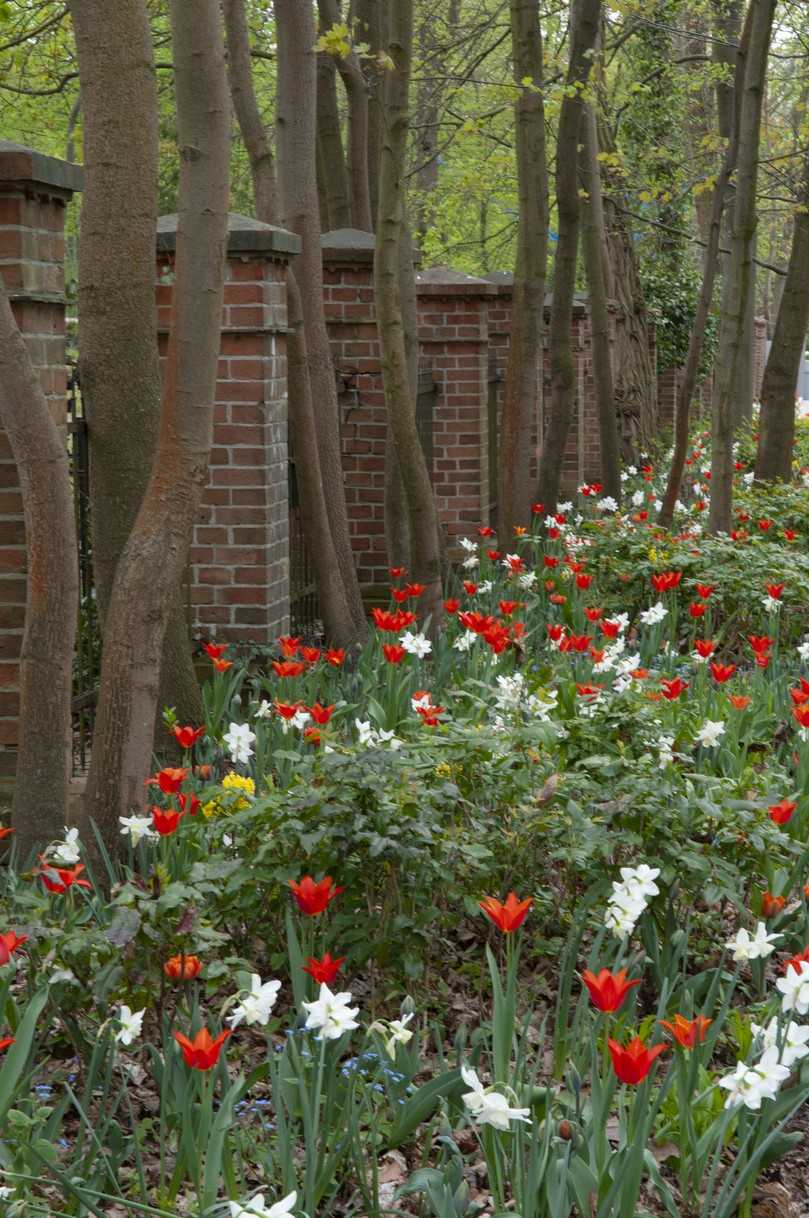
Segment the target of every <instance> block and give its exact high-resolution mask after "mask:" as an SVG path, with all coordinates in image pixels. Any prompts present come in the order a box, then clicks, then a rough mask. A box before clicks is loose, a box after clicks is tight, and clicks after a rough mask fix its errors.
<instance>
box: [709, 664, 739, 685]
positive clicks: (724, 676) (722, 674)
mask: <svg viewBox="0 0 809 1218" xmlns="http://www.w3.org/2000/svg"><path fill="white" fill-rule="evenodd" d="M735 671H736V665H735V664H717V663H712V664H711V672H712V673H713V679H714V681H716V682H717V683H718V684H719V685H723V684H724V682H725V681H729V680H730V678H731V677H732V676H733V674H734V672H735Z"/></svg>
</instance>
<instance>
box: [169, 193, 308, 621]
mask: <svg viewBox="0 0 809 1218" xmlns="http://www.w3.org/2000/svg"><path fill="white" fill-rule="evenodd" d="M176 241H177V216H176V215H172V216H161V217H160V219H159V220H158V222H157V259H158V282H157V323H158V337H159V341H160V352H161V357H165V353H166V347H167V344H168V331H169V322H170V318H171V294H172V283H173V278H174V252H175V248H176ZM299 250H300V239H299V238H298V237H297V236H296V235H295V234H294V233H290V232H287V231H286V229H283V228H276V227H275V226H274V225H272V224H262V223H261V222H260V221H259V220H254V219H251V218H250V217H248V216H240V215H236V214H233V213H232V214H231V215H230V217H229V219H228V248H227V269H226V274H225V298H224V306H223V310H222V332H221V342H220V351H219V371H218V380H217V384H216V399H215V405H214V435H213V446H212V448H211V462H210V467H209V472H208V485H207V486H206V488H205V491H204V493H203V496H202V504H201V507H200V511H199V515H198V517H197V522H196V524H195V526H194V536H193V540H192V546H191V583H190V602H191V606H190V607H191V619H192V627H193V629H194V630H195V631H197V632H199V633H200V634H203V635H206V636H210V637H216V638H219V639H222V640H223V641H225V640H226V641H231V642H238V641H248V640H249V641H250V642H256V643H270V642H272V640H273V639H274V638H275V637H276V636H277V635H279V634H283V633H285V631H286V630H287V628H288V625H289V515H288V488H287V482H288V463H287V455H288V454H287V366H286V333H287V293H286V284H287V269H288V266H289V260H290V258H291V257H292V256H293V255H294V254H296V253H298V251H299Z"/></svg>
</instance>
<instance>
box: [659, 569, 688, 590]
mask: <svg viewBox="0 0 809 1218" xmlns="http://www.w3.org/2000/svg"><path fill="white" fill-rule="evenodd" d="M682 578H683V573H682V571H661V572H660V574H659V575H653V576H652V586H653V588H654V590H655V591H656V592H673V591H674V589H675V588H676V587H678V585H679V583H680V580H681V579H682Z"/></svg>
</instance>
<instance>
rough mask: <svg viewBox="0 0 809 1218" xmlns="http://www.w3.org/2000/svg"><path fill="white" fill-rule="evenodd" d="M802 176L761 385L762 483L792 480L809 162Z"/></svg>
mask: <svg viewBox="0 0 809 1218" xmlns="http://www.w3.org/2000/svg"><path fill="white" fill-rule="evenodd" d="M803 173H804V180H803V189H802V191H801V198H800V203H799V205H798V207H797V209H796V211H795V219H794V228H793V231H792V249H791V251H790V255H789V266H788V267H787V273H786V278H785V279H784V286H783V291H782V294H781V303H780V305H779V306H778V316H777V318H776V321H775V330H774V331H773V338H772V346H771V347H770V354H769V357H768V359H767V366H766V368H765V369H764V381H763V383H762V386H761V424H760V432H761V437H760V439H759V443H758V453H757V455H756V478H758V479H759V480H760V481H762V482H775V481H776V479H781V481H783V482H790V481H791V480H792V446H793V443H794V440H795V386H796V385H797V383H798V373H799V371H800V367H801V361H802V359H803V353H804V349H805V347H806V331H807V328H809V274H807V267H809V158H807V159H806V160H805V161H804V170H803Z"/></svg>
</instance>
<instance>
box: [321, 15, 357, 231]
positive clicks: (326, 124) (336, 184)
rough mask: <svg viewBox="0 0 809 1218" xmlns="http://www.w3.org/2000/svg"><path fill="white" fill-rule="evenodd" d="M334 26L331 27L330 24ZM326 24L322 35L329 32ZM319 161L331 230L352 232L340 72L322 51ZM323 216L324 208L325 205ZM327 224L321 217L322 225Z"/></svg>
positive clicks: (322, 28)
mask: <svg viewBox="0 0 809 1218" xmlns="http://www.w3.org/2000/svg"><path fill="white" fill-rule="evenodd" d="M329 24H330V23H329ZM329 24H326V23H324V22H323V20H322V9H321V24H320V30H321V33H322V32H323V30H324V29H329ZM317 158H318V162H317V163H318V165H319V166H320V177H321V194H322V197H323V198H325V203H326V208H327V211H328V226H329V227H328V230H326V231H329V230H331V229H335V228H351V199H350V197H349V193H348V169H347V168H346V158H345V152H344V150H343V133H342V129H341V127H340V108H339V106H338V104H337V68H336V66H335V63H334V56H333V55H329V54H328V52H326V51H321V52H320V53H319V54H318V56H317ZM321 213H322V205H321ZM325 223H326V220H325V218H324V217H323V216H322V214H321V225H324V224H325Z"/></svg>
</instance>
